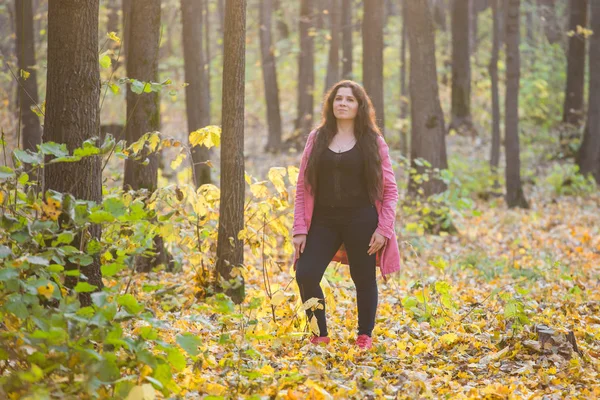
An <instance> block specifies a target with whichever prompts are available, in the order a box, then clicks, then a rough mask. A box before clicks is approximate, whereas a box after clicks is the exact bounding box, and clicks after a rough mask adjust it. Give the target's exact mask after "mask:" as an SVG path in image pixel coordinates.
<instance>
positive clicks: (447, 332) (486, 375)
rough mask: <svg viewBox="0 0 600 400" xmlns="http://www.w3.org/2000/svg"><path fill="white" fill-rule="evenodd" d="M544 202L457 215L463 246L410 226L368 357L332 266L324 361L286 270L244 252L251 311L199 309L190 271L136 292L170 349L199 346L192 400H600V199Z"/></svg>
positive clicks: (158, 277) (339, 269)
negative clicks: (182, 338) (187, 339)
mask: <svg viewBox="0 0 600 400" xmlns="http://www.w3.org/2000/svg"><path fill="white" fill-rule="evenodd" d="M546 189H547V187H546ZM546 189H539V190H538V189H534V190H531V191H530V192H529V193H528V195H529V201H530V203H531V209H529V210H508V209H507V208H506V206H505V205H504V202H503V200H502V199H501V198H497V199H493V198H492V199H491V200H487V201H477V202H476V204H475V208H474V210H476V211H477V212H468V213H458V214H456V215H454V216H453V223H454V225H455V227H456V228H457V230H458V232H457V233H455V234H441V235H427V234H418V233H414V232H408V231H407V229H406V224H405V223H404V221H402V220H400V218H402V213H399V221H398V226H397V228H398V232H399V234H400V236H399V240H400V241H401V249H402V253H403V268H402V272H401V273H400V274H399V275H397V276H394V277H393V278H392V279H391V280H389V281H388V282H383V280H380V281H379V282H380V283H379V292H380V305H379V309H378V318H377V323H376V328H375V331H374V347H373V349H372V350H371V351H367V352H363V351H359V350H358V349H357V348H356V347H355V345H354V339H355V331H356V305H355V292H354V287H353V284H352V281H351V279H350V275H349V272H348V268H347V267H346V266H343V265H339V264H336V263H332V264H331V265H330V267H329V269H328V271H327V273H326V276H325V279H324V280H323V283H322V285H323V287H324V289H325V293H326V297H327V299H326V301H327V307H328V318H329V319H328V323H329V327H330V336H331V338H332V342H331V344H329V345H328V346H326V347H314V346H312V345H310V344H307V343H308V342H307V338H308V333H307V332H308V327H307V326H306V322H305V321H304V318H303V315H304V312H303V310H302V305H301V303H300V301H299V296H298V292H297V287H296V285H295V282H294V281H293V271H291V268H290V260H289V258H281V262H279V263H271V264H269V263H263V261H262V257H261V253H260V251H258V252H254V253H250V252H248V254H247V255H246V259H245V262H246V264H247V265H248V268H247V271H246V272H245V278H246V284H247V294H246V301H245V302H244V303H243V304H242V305H241V306H235V305H233V303H231V302H230V301H229V300H228V299H227V298H225V297H224V296H221V295H217V296H210V297H208V298H201V297H202V295H201V294H200V293H199V292H198V289H197V288H196V286H195V285H194V284H193V282H194V280H198V279H201V277H200V276H199V273H198V270H197V269H196V268H194V267H192V266H189V265H187V266H185V267H184V271H183V272H182V273H179V274H169V273H165V272H160V273H151V274H148V275H140V276H137V277H135V278H134V281H133V282H132V286H131V287H132V288H138V289H133V291H132V293H133V294H134V295H135V296H136V297H138V298H140V299H141V298H144V297H146V299H145V300H146V301H147V302H148V304H151V305H152V308H153V309H154V310H155V312H156V313H157V317H160V318H161V319H163V320H166V321H168V323H167V324H165V325H164V326H163V327H162V328H161V329H160V335H161V337H162V338H163V340H165V341H167V342H175V340H176V339H175V338H176V337H177V335H179V334H181V333H183V332H189V333H192V334H195V335H197V337H198V338H200V340H196V341H195V342H194V343H193V346H192V347H194V346H196V345H197V346H198V347H197V350H196V348H190V349H186V350H189V351H188V353H190V354H193V356H192V357H191V361H189V360H188V362H187V363H183V364H182V365H181V368H180V371H179V373H178V374H176V375H175V376H174V379H175V382H176V383H177V385H178V386H179V388H180V389H181V392H180V394H181V395H183V396H184V397H186V398H198V397H200V398H283V399H306V398H310V399H330V398H360V399H363V398H482V397H485V398H490V399H508V398H532V399H536V398H539V399H541V398H544V399H559V398H598V397H600V383H599V382H600V375H599V373H600V314H599V311H600V291H599V290H598V285H599V283H600V232H599V230H600V213H599V212H598V210H599V209H600V208H599V206H600V196H598V195H597V193H596V194H586V195H583V196H579V197H574V196H562V195H558V194H549V193H550V192H549V191H548V190H546ZM259 250H260V249H259ZM144 285H146V286H147V285H161V287H162V289H161V290H158V291H157V292H152V293H144V292H143V291H142V290H139V289H140V288H142V287H143V286H144ZM199 298H201V299H199ZM139 330H140V327H135V326H132V327H131V332H132V333H138V334H139ZM180 344H181V343H180ZM148 373H150V371H148Z"/></svg>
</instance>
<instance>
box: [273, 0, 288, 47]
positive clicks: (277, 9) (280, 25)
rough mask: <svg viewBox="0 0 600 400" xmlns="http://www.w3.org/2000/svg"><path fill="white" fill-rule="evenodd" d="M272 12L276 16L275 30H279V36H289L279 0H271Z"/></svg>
mask: <svg viewBox="0 0 600 400" xmlns="http://www.w3.org/2000/svg"><path fill="white" fill-rule="evenodd" d="M273 12H274V13H275V14H276V16H277V22H276V25H277V31H278V32H279V38H280V39H287V38H288V37H289V36H290V28H289V27H288V24H287V23H286V21H285V18H284V16H283V14H282V12H281V0H273Z"/></svg>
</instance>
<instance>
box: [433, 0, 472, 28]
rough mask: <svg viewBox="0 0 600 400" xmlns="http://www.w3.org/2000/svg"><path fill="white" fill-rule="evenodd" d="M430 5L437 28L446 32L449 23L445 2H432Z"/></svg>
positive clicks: (443, 0) (439, 0)
mask: <svg viewBox="0 0 600 400" xmlns="http://www.w3.org/2000/svg"><path fill="white" fill-rule="evenodd" d="M450 1H452V0H450ZM461 1H464V0H461ZM430 3H431V9H432V12H433V20H434V22H435V26H436V28H437V29H441V30H442V31H444V32H445V31H446V29H448V23H447V22H446V19H447V17H446V14H447V10H446V2H445V0H430Z"/></svg>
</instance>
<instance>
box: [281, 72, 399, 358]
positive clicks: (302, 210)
mask: <svg viewBox="0 0 600 400" xmlns="http://www.w3.org/2000/svg"><path fill="white" fill-rule="evenodd" d="M397 202H398V188H397V186H396V178H395V177H394V171H393V169H392V164H391V161H390V156H389V151H388V146H387V144H386V142H385V140H384V139H383V136H382V135H381V132H380V130H379V128H378V127H377V124H376V123H375V110H374V109H373V105H372V104H371V100H370V99H369V96H367V94H366V92H365V90H364V89H363V88H362V87H361V86H360V85H359V84H357V83H356V82H353V81H347V80H346V81H341V82H338V83H337V84H335V85H334V86H333V88H332V89H331V90H330V91H329V92H328V93H327V95H326V97H325V102H324V105H323V111H322V122H321V125H320V126H319V127H318V128H317V129H315V130H314V131H312V132H311V133H310V134H309V136H308V140H307V142H306V147H305V149H304V152H303V154H302V161H301V164H300V173H299V175H298V183H297V186H296V202H295V207H294V227H293V236H294V238H293V243H294V248H295V249H296V254H295V265H296V281H297V282H298V287H299V289H300V295H301V297H302V301H303V302H306V301H307V300H308V299H310V298H313V297H316V298H318V299H319V302H320V303H321V304H320V305H319V307H318V308H317V309H316V310H314V311H313V310H307V315H308V318H309V319H310V318H312V316H313V315H314V316H315V317H316V319H317V323H318V327H319V332H318V334H314V332H313V334H314V335H313V337H312V338H311V339H310V341H311V343H314V344H319V343H324V344H327V343H329V337H328V332H327V323H326V318H325V302H324V296H323V291H322V290H321V287H320V282H321V278H322V277H323V274H324V273H325V269H326V268H327V265H328V264H329V263H330V262H331V261H332V260H336V261H342V262H344V263H346V264H349V265H350V275H351V277H352V280H353V281H354V284H355V286H356V299H357V307H358V337H357V339H356V344H357V346H358V347H359V348H361V349H369V348H371V346H372V339H371V334H372V332H373V328H374V325H375V314H376V311H377V298H378V296H377V280H376V266H379V267H380V269H381V273H382V275H383V277H384V279H385V278H386V276H387V275H389V274H390V273H392V272H395V271H398V270H399V269H400V254H399V251H398V242H397V240H396V235H395V231H394V222H395V219H396V204H397ZM342 244H343V245H344V248H345V250H343V249H342V250H341V251H339V253H338V250H340V246H341V245H342ZM336 253H338V254H336ZM321 306H322V307H321Z"/></svg>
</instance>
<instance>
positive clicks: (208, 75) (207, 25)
mask: <svg viewBox="0 0 600 400" xmlns="http://www.w3.org/2000/svg"><path fill="white" fill-rule="evenodd" d="M209 2H210V0H204V18H203V23H204V50H205V53H206V57H205V58H204V60H205V61H204V64H205V66H204V71H205V73H206V98H207V99H208V123H210V105H211V104H212V94H211V92H210V84H211V83H210V82H211V76H212V74H211V70H210V60H212V57H211V51H210V44H211V38H210V13H209V8H208V3H209Z"/></svg>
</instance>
